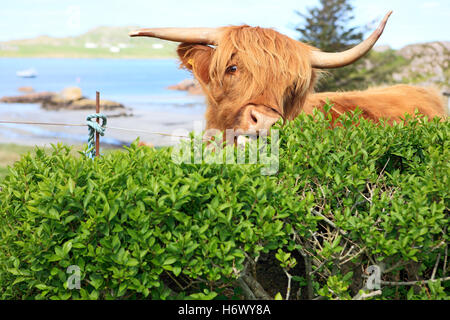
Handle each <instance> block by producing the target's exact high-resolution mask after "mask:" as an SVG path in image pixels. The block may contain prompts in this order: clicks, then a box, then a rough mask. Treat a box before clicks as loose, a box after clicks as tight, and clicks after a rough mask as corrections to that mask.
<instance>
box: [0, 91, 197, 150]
mask: <svg viewBox="0 0 450 320" xmlns="http://www.w3.org/2000/svg"><path fill="white" fill-rule="evenodd" d="M96 96H97V99H96V113H95V114H91V115H89V116H88V117H87V121H86V123H62V122H38V121H12V120H0V125H1V124H19V125H38V126H60V127H88V128H89V136H88V139H87V140H88V149H89V151H88V153H87V156H89V157H90V158H93V157H95V156H99V155H100V153H99V146H100V135H102V136H103V135H104V132H105V130H106V129H112V130H122V131H128V132H135V133H144V134H150V135H160V136H166V137H176V138H183V139H189V138H190V137H189V136H182V135H173V134H170V133H165V132H157V131H148V130H141V129H130V128H123V127H114V126H108V125H106V116H105V115H104V114H100V113H99V112H100V93H99V92H97V94H96ZM92 118H96V119H97V121H96V122H94V121H91V119H92ZM100 118H101V119H103V123H102V124H101V125H100V122H99V120H100ZM94 140H95V141H94ZM94 142H95V148H94Z"/></svg>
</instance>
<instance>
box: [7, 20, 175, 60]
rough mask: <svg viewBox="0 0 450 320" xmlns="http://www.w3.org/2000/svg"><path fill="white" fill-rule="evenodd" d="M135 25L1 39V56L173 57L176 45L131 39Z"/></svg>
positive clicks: (143, 39)
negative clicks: (69, 34)
mask: <svg viewBox="0 0 450 320" xmlns="http://www.w3.org/2000/svg"><path fill="white" fill-rule="evenodd" d="M134 29H137V27H99V28H96V29H93V30H91V31H89V32H87V33H85V34H82V35H80V36H77V37H67V38H52V37H47V36H41V37H37V38H33V39H24V40H14V41H7V42H0V57H20V58H26V57H29V58H31V57H39V58H173V57H175V49H176V46H177V44H176V43H174V42H170V41H163V40H159V39H152V38H130V37H129V36H128V32H129V31H131V30H134Z"/></svg>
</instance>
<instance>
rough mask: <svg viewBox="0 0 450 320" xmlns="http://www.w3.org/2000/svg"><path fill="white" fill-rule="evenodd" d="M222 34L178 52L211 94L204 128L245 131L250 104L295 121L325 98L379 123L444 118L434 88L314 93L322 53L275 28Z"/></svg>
mask: <svg viewBox="0 0 450 320" xmlns="http://www.w3.org/2000/svg"><path fill="white" fill-rule="evenodd" d="M224 31H225V32H224V34H223V38H222V39H221V41H219V43H220V44H219V46H218V47H216V48H213V47H210V46H206V45H201V44H188V43H182V44H180V45H179V47H178V51H177V52H178V55H179V57H180V60H181V66H182V67H184V68H187V69H189V70H191V71H192V72H193V74H194V75H195V77H196V78H197V79H198V81H199V82H200V84H201V85H202V87H203V90H204V92H205V94H206V96H207V99H208V108H207V111H206V121H207V124H206V129H210V128H214V129H219V130H225V129H240V128H243V126H245V124H244V123H243V122H244V120H242V119H241V118H242V117H241V116H242V113H243V112H244V110H245V108H246V106H248V105H250V104H254V105H263V106H266V107H267V108H266V110H265V111H264V113H266V114H267V115H268V116H271V117H274V116H281V117H283V118H284V119H293V118H295V117H296V116H297V115H298V114H299V113H300V112H301V111H302V110H303V111H304V112H306V113H312V108H313V107H321V106H323V104H324V103H325V100H326V98H327V97H328V98H330V99H331V100H332V102H333V103H334V104H335V106H334V110H335V111H336V112H337V113H343V112H345V111H346V110H349V109H354V108H355V107H356V106H359V107H360V108H361V109H362V110H363V116H364V117H367V118H370V119H373V120H375V121H376V120H377V119H379V118H380V117H387V118H391V119H398V118H399V117H400V116H403V114H404V113H405V112H407V113H410V114H414V108H418V109H419V111H420V112H422V113H423V114H425V115H427V116H429V117H433V116H443V115H445V111H444V104H443V101H441V99H440V97H439V94H438V93H436V92H435V91H433V90H431V89H423V88H415V87H411V86H405V85H401V86H394V87H391V88H382V89H372V90H367V91H362V92H357V91H356V92H341V93H320V94H312V93H313V89H314V85H315V83H316V80H317V78H318V75H319V73H320V70H316V69H313V68H312V67H311V59H310V56H311V51H312V50H318V49H316V48H313V47H311V46H308V45H306V44H304V43H301V42H299V41H296V40H293V39H291V38H289V37H287V36H285V35H283V34H280V33H278V32H276V31H274V30H272V29H265V28H260V27H249V26H246V25H244V26H233V27H225V28H224ZM232 66H236V67H237V69H236V70H232V69H230V67H232Z"/></svg>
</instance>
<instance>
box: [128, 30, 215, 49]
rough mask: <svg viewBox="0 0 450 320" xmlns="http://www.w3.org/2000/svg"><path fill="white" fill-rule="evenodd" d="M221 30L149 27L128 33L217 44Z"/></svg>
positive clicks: (178, 40)
mask: <svg viewBox="0 0 450 320" xmlns="http://www.w3.org/2000/svg"><path fill="white" fill-rule="evenodd" d="M221 35H222V31H221V29H220V28H219V29H218V28H150V29H139V30H135V31H132V32H130V33H129V36H130V37H152V38H159V39H163V40H170V41H176V42H188V43H204V44H211V45H215V46H217V45H218V44H219V40H220V37H221Z"/></svg>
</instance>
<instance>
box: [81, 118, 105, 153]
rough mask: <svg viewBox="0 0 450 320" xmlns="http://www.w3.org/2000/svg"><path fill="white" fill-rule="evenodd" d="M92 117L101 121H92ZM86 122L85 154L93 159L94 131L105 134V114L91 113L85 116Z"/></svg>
mask: <svg viewBox="0 0 450 320" xmlns="http://www.w3.org/2000/svg"><path fill="white" fill-rule="evenodd" d="M92 119H102V123H101V125H100V123H97V121H95V120H94V121H92ZM86 124H87V126H88V129H89V136H88V150H87V152H86V155H87V156H88V157H89V158H91V159H94V158H95V156H96V153H95V133H96V132H98V133H99V134H100V135H101V136H104V135H105V130H106V115H104V114H103V113H93V114H90V115H88V116H87V118H86Z"/></svg>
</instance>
